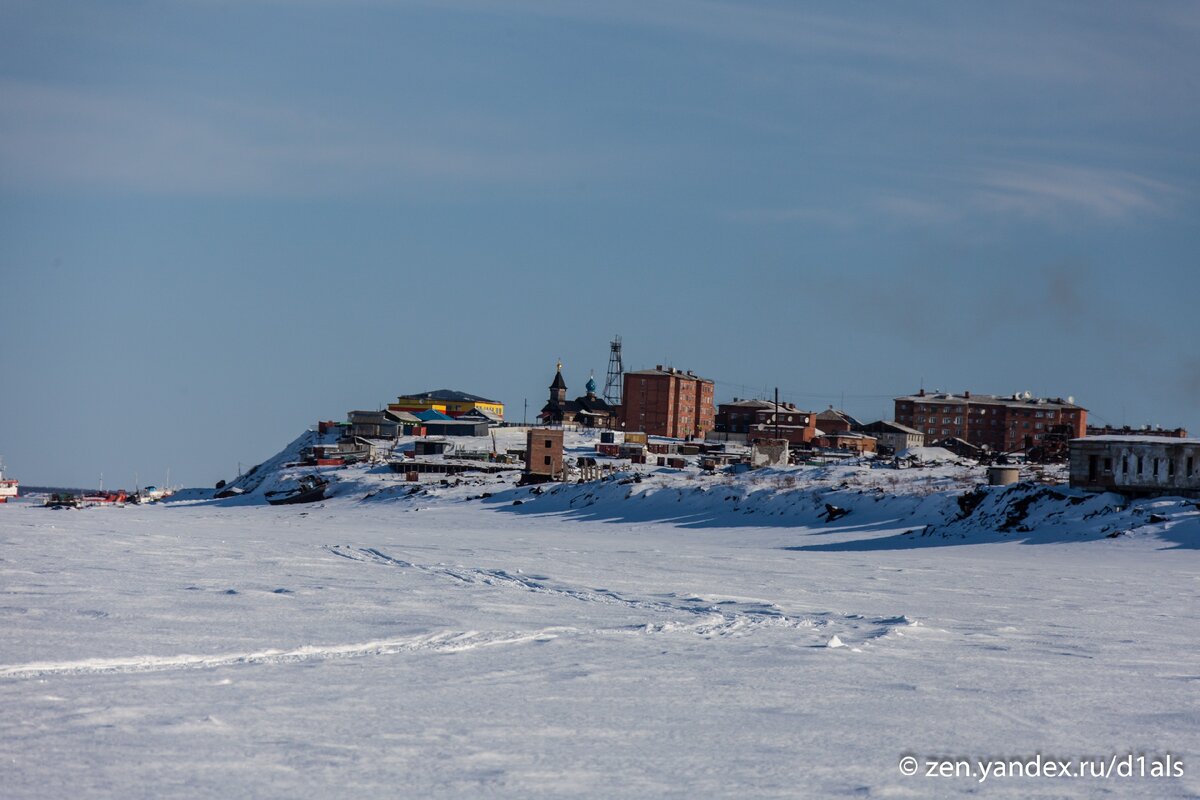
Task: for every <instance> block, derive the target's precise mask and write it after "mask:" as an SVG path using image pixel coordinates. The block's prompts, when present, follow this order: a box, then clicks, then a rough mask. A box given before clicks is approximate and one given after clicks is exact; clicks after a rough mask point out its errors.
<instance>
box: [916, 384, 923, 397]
mask: <svg viewBox="0 0 1200 800" xmlns="http://www.w3.org/2000/svg"><path fill="white" fill-rule="evenodd" d="M924 396H925V387H924V386H922V387H921V391H919V392H917V397H924Z"/></svg>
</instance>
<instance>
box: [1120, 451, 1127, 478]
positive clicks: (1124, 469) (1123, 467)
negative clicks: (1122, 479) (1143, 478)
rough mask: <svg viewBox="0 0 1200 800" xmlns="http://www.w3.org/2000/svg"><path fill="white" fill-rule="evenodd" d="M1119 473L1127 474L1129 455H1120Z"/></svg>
mask: <svg viewBox="0 0 1200 800" xmlns="http://www.w3.org/2000/svg"><path fill="white" fill-rule="evenodd" d="M1121 474H1123V475H1128V474H1129V456H1121Z"/></svg>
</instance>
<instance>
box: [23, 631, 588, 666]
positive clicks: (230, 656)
mask: <svg viewBox="0 0 1200 800" xmlns="http://www.w3.org/2000/svg"><path fill="white" fill-rule="evenodd" d="M575 632H576V631H574V630H572V629H570V628H544V629H542V630H537V631H527V632H521V631H507V632H492V633H486V632H479V631H439V632H437V633H430V634H422V635H418V636H407V637H403V638H397V639H380V640H378V641H373V642H361V643H357V644H335V645H304V646H302V647H295V648H292V649H287V650H275V649H270V650H257V651H252V652H246V653H225V654H217V655H188V654H183V655H174V656H130V657H125V658H89V659H83V660H80V661H44V662H34V663H30V664H10V665H0V678H35V677H39V676H45V675H86V674H102V673H126V674H128V673H135V672H162V671H167V670H187V669H213V668H216V667H230V666H238V665H241V664H289V663H296V662H301V661H325V660H331V659H337V658H360V657H363V656H386V655H397V654H400V653H459V652H463V651H465V650H474V649H476V648H480V647H495V646H499V645H512V644H523V643H527V642H534V641H549V640H550V639H553V638H556V637H557V636H560V635H563V634H572V633H575Z"/></svg>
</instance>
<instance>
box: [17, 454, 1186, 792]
mask: <svg viewBox="0 0 1200 800" xmlns="http://www.w3.org/2000/svg"><path fill="white" fill-rule="evenodd" d="M573 446H574V447H576V448H577V449H579V450H580V452H582V451H583V449H585V448H586V447H587V443H586V442H580V441H575V442H573ZM501 449H503V445H501ZM287 460H288V459H287V458H281V459H278V460H276V461H275V462H273V463H271V464H270V465H269V466H268V467H264V468H263V469H264V470H267V471H268V472H269V474H268V475H267V479H265V480H263V481H262V483H261V485H259V486H258V487H257V488H255V489H254V490H253V491H252V492H250V493H249V494H248V495H247V496H244V497H239V498H232V499H228V500H222V501H200V500H197V501H184V502H176V503H168V504H162V505H156V506H144V507H127V508H96V509H88V510H83V511H51V510H46V509H42V508H38V507H35V506H33V505H31V504H28V503H16V504H10V505H9V506H8V507H3V508H0V620H2V625H0V708H2V709H3V711H0V786H2V787H3V790H2V792H0V794H3V796H4V797H13V798H22V797H62V796H70V795H75V796H81V797H91V796H120V797H163V796H187V797H329V796H334V797H346V796H361V797H378V796H385V797H477V796H492V797H581V796H587V797H606V798H607V797H636V798H644V797H688V798H693V797H696V798H699V797H705V798H707V797H738V798H748V797H754V798H757V797H834V796H885V797H935V796H948V795H959V794H981V795H984V796H997V797H1095V796H1111V797H1194V796H1196V795H1197V794H1198V793H1200V652H1198V650H1197V645H1196V638H1197V634H1198V633H1200V624H1198V623H1197V622H1196V617H1195V612H1196V597H1197V591H1198V590H1200V554H1198V551H1197V548H1198V547H1200V511H1198V510H1197V508H1196V505H1195V503H1194V502H1189V501H1184V500H1180V499H1167V500H1160V501H1156V502H1146V503H1133V504H1125V503H1122V502H1121V501H1120V499H1119V498H1117V497H1115V496H1112V495H1098V496H1086V495H1082V494H1081V493H1077V492H1072V491H1071V490H1070V489H1066V488H1065V487H1062V486H1043V485H1039V484H1033V483H1028V484H1022V485H1019V486H1016V487H996V488H993V489H989V490H984V491H980V492H978V493H974V489H975V487H976V486H977V485H978V484H979V482H980V475H981V473H980V471H979V470H978V469H977V468H969V467H963V466H955V465H943V466H938V467H932V468H928V469H909V470H894V469H872V468H871V467H870V466H869V465H866V464H859V465H845V466H837V467H828V468H820V469H812V468H809V469H799V468H792V469H783V470H761V471H758V472H754V473H747V474H744V475H715V476H710V475H702V474H700V473H699V472H698V471H695V470H686V471H660V470H657V469H653V468H651V469H647V470H645V471H643V472H639V473H633V472H621V473H618V474H617V475H615V476H613V477H611V478H610V479H609V480H606V481H603V482H599V483H592V484H586V485H569V486H544V487H539V488H537V489H530V488H521V489H518V488H515V487H513V486H512V481H513V480H514V476H513V475H497V476H488V477H482V476H480V477H468V478H466V479H454V478H451V479H449V480H448V481H447V483H446V484H445V485H443V484H442V483H441V478H440V476H425V477H424V479H423V481H422V483H421V484H420V485H419V486H414V485H411V484H407V483H405V482H404V481H402V480H401V479H400V478H401V476H397V475H395V474H393V473H391V472H390V471H388V470H387V469H386V468H384V467H374V468H369V467H362V468H352V469H344V470H334V471H330V474H332V475H335V476H336V477H337V478H338V480H337V482H336V483H335V485H334V486H333V489H332V491H331V497H330V498H329V499H328V500H326V501H325V502H323V503H320V504H314V505H309V506H285V507H270V506H267V505H265V504H264V503H263V500H262V498H261V493H262V492H263V491H266V490H268V489H270V488H272V487H274V486H277V485H281V484H284V483H286V482H287V480H289V479H290V477H293V476H294V475H296V474H299V473H300V472H303V470H295V469H294V468H288V467H285V466H283V465H284V463H285V462H286V461H287ZM1052 478H1053V476H1051V478H1050V479H1052ZM202 494H203V493H195V494H194V495H193V496H200V495H202ZM964 494H965V496H966V497H967V498H968V499H966V500H961V501H960V497H963V496H964ZM184 496H186V495H184ZM826 504H829V505H830V506H834V507H836V508H838V509H842V510H844V511H848V512H849V513H846V514H845V515H844V516H840V517H839V518H837V519H835V520H834V521H832V522H828V521H826V519H827V518H828V516H829V513H828V509H827V508H826ZM968 512H969V513H968ZM1037 754H1041V755H1042V756H1043V757H1044V759H1050V758H1053V759H1056V760H1067V759H1079V758H1082V757H1087V758H1089V759H1090V758H1097V759H1099V758H1103V759H1105V760H1106V761H1107V760H1108V759H1110V758H1111V757H1112V756H1125V755H1126V754H1133V756H1134V757H1137V756H1139V755H1142V754H1145V755H1146V756H1147V757H1151V758H1152V757H1154V756H1160V757H1165V756H1166V755H1168V754H1170V755H1171V756H1173V757H1174V758H1176V759H1182V760H1183V762H1184V765H1185V767H1184V775H1183V777H1165V778H1152V777H1144V778H1142V777H1128V778H1126V777H1117V776H1116V775H1113V777H1111V778H1108V779H1104V778H1065V777H1054V778H1047V777H1041V778H1033V777H1027V778H1019V777H997V776H995V775H993V776H992V777H989V778H988V779H987V780H985V781H984V782H982V783H980V782H979V778H978V775H975V776H974V777H967V776H965V775H963V776H960V777H925V776H924V775H923V774H918V775H916V776H912V777H909V776H905V775H903V774H901V771H900V769H899V766H898V765H899V763H900V760H901V758H902V757H903V756H906V755H913V756H915V757H917V758H918V759H919V760H920V761H921V762H922V767H921V772H924V770H925V767H924V762H925V761H927V760H929V759H933V758H943V757H946V758H955V759H960V758H961V759H972V760H974V759H981V758H982V759H992V758H994V759H1006V760H1011V759H1014V758H1032V757H1033V756H1035V755H1037ZM1147 770H1149V762H1147Z"/></svg>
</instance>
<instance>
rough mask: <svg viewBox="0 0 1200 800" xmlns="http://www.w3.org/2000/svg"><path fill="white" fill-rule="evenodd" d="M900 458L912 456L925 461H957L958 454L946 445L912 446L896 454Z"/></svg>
mask: <svg viewBox="0 0 1200 800" xmlns="http://www.w3.org/2000/svg"><path fill="white" fill-rule="evenodd" d="M896 455H897V457H898V458H911V459H914V460H916V461H920V462H923V463H930V462H933V461H957V460H958V456H956V455H954V453H951V452H950V451H949V450H947V449H946V448H944V447H910V448H908V449H906V450H901V451H900V452H899V453H897V454H896Z"/></svg>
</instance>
